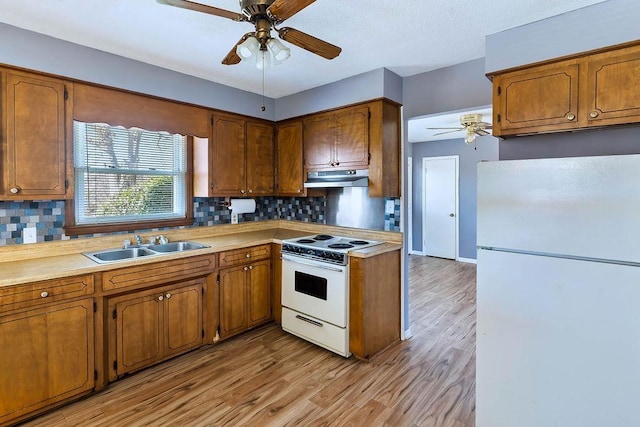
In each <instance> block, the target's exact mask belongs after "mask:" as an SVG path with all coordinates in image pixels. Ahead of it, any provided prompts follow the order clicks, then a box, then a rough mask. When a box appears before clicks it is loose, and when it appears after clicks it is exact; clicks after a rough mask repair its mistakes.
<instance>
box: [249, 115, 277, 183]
mask: <svg viewBox="0 0 640 427" xmlns="http://www.w3.org/2000/svg"><path fill="white" fill-rule="evenodd" d="M246 146H247V186H246V189H247V194H248V195H251V194H253V195H273V194H275V188H274V186H275V175H274V166H275V164H274V163H275V162H274V159H275V144H274V139H273V125H269V124H265V123H258V122H251V121H248V122H247V142H246Z"/></svg>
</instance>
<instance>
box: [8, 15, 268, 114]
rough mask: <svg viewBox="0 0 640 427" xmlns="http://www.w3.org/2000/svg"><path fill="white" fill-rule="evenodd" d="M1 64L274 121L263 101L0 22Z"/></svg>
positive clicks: (227, 87) (240, 91)
mask: <svg viewBox="0 0 640 427" xmlns="http://www.w3.org/2000/svg"><path fill="white" fill-rule="evenodd" d="M0 63H3V64H7V65H13V66H18V67H23V68H28V69H31V70H37V71H43V72H47V73H51V74H57V75H61V76H64V77H69V78H74V79H78V80H83V81H87V82H91V83H99V84H103V85H106V86H112V87H117V88H122V89H127V90H131V91H134V92H140V93H146V94H149V95H155V96H160V97H163V98H168V99H174V100H177V101H183V102H189V103H193V104H197V105H202V106H206V107H211V108H217V109H220V110H224V111H230V112H234V113H238V114H246V115H249V116H253V117H260V118H265V119H268V120H274V117H275V101H274V100H273V99H266V100H265V105H266V107H267V109H266V111H265V112H262V111H260V105H261V104H262V96H261V95H257V94H255V93H250V92H246V91H242V90H239V89H235V88H232V87H229V86H224V85H221V84H218V83H213V82H211V81H208V80H204V79H199V78H197V77H192V76H187V75H186V74H181V73H177V72H175V71H170V70H167V69H164V68H160V67H156V66H153V65H149V64H145V63H143V62H139V61H134V60H132V59H127V58H123V57H121V56H117V55H113V54H110V53H106V52H103V51H100V50H97V49H91V48H88V47H84V46H80V45H77V44H74V43H69V42H66V41H64V40H60V39H55V38H53V37H49V36H45V35H42V34H38V33H35V32H32V31H27V30H23V29H21V28H17V27H14V26H11V25H7V24H3V23H0Z"/></svg>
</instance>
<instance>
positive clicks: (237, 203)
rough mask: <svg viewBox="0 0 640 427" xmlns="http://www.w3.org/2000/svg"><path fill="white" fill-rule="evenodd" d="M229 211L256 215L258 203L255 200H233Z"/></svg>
mask: <svg viewBox="0 0 640 427" xmlns="http://www.w3.org/2000/svg"><path fill="white" fill-rule="evenodd" d="M229 209H231V210H232V211H233V213H235V214H243V213H254V212H255V211H256V201H255V199H231V202H230V204H229Z"/></svg>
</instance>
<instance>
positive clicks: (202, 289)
mask: <svg viewBox="0 0 640 427" xmlns="http://www.w3.org/2000/svg"><path fill="white" fill-rule="evenodd" d="M200 290H201V291H202V296H204V288H200Z"/></svg>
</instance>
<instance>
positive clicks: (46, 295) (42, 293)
mask: <svg viewBox="0 0 640 427" xmlns="http://www.w3.org/2000/svg"><path fill="white" fill-rule="evenodd" d="M40 296H41V297H42V298H46V297H48V296H49V292H47V291H42V292H41V293H40Z"/></svg>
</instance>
